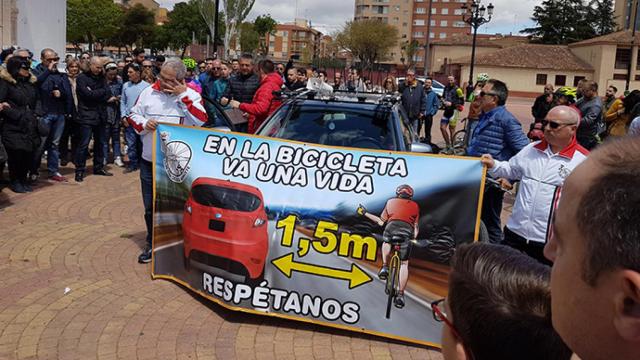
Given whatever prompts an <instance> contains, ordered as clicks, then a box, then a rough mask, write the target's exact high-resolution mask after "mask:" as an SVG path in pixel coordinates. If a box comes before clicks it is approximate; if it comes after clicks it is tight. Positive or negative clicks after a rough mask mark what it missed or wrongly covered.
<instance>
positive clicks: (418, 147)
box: [411, 142, 433, 154]
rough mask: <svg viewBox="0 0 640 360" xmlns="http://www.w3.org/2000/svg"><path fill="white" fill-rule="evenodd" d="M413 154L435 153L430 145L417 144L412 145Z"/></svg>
mask: <svg viewBox="0 0 640 360" xmlns="http://www.w3.org/2000/svg"><path fill="white" fill-rule="evenodd" d="M411 152H414V153H421V154H431V153H433V148H432V147H431V145H429V144H423V143H420V142H416V143H413V144H411Z"/></svg>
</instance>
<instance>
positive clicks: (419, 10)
mask: <svg viewBox="0 0 640 360" xmlns="http://www.w3.org/2000/svg"><path fill="white" fill-rule="evenodd" d="M426 13H427V9H426V8H423V7H419V8H416V14H426Z"/></svg>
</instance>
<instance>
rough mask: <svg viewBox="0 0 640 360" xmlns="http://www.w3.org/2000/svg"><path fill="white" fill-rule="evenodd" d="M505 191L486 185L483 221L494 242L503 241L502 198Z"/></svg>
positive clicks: (490, 239) (491, 240) (490, 238)
mask: <svg viewBox="0 0 640 360" xmlns="http://www.w3.org/2000/svg"><path fill="white" fill-rule="evenodd" d="M503 199H504V192H503V191H502V190H500V189H496V188H495V187H493V186H488V185H487V186H485V193H484V201H483V202H482V216H481V218H482V221H483V222H484V225H485V226H486V227H487V231H488V232H489V241H490V242H491V243H493V244H500V243H501V242H502V222H501V220H500V214H501V213H502V200H503Z"/></svg>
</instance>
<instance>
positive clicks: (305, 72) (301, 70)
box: [296, 67, 307, 76]
mask: <svg viewBox="0 0 640 360" xmlns="http://www.w3.org/2000/svg"><path fill="white" fill-rule="evenodd" d="M296 71H297V72H298V75H304V76H307V69H306V68H303V67H299V68H297V69H296Z"/></svg>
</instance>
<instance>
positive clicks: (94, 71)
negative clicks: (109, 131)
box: [75, 56, 115, 182]
mask: <svg viewBox="0 0 640 360" xmlns="http://www.w3.org/2000/svg"><path fill="white" fill-rule="evenodd" d="M102 70H103V61H102V59H100V58H99V57H97V56H94V57H92V58H91V60H90V62H89V71H87V72H85V73H82V74H80V75H79V76H78V80H77V87H76V91H77V94H78V119H77V122H78V138H79V140H78V149H77V151H76V161H75V165H76V177H75V179H76V181H77V182H82V181H83V180H84V175H85V171H86V163H87V148H88V147H89V141H90V140H91V135H92V134H93V141H94V143H93V151H94V154H93V155H94V156H93V174H94V175H102V176H113V174H112V173H110V172H108V171H107V170H105V169H104V160H105V154H104V149H103V145H102V139H103V137H104V135H103V134H102V132H103V131H104V129H105V127H104V123H105V121H106V118H107V108H106V107H107V103H108V102H109V100H111V101H114V98H115V96H113V95H112V94H111V91H110V89H109V87H108V86H107V82H106V80H105V78H104V76H103V74H102Z"/></svg>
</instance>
